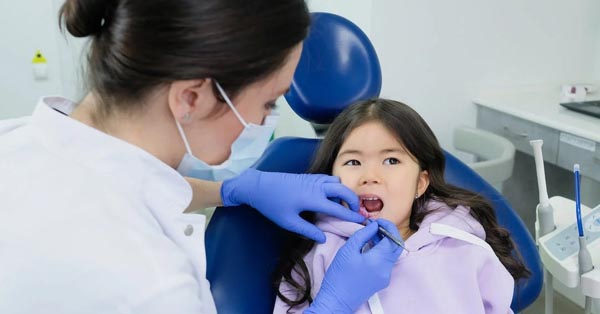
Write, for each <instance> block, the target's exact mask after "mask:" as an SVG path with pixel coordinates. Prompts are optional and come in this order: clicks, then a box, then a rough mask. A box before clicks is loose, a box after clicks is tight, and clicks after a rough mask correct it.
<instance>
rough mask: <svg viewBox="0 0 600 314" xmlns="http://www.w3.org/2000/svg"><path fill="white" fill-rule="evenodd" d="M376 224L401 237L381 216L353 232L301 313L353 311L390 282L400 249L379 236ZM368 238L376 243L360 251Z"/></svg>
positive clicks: (340, 313)
mask: <svg viewBox="0 0 600 314" xmlns="http://www.w3.org/2000/svg"><path fill="white" fill-rule="evenodd" d="M378 225H381V226H382V227H384V228H385V229H386V230H387V231H389V232H390V233H391V234H392V235H395V236H396V237H397V238H399V239H401V237H400V234H399V233H398V229H397V228H396V226H395V225H394V224H393V223H391V222H390V221H387V220H384V219H378V220H377V221H375V222H372V223H370V224H368V225H367V226H366V227H364V228H363V229H361V230H359V231H357V232H356V233H354V234H353V235H352V236H351V237H350V238H349V239H348V241H347V242H346V244H344V246H342V247H341V248H340V249H339V250H338V252H337V254H336V256H335V258H334V259H333V261H332V262H331V265H330V266H329V268H328V269H327V271H326V272H325V278H323V282H322V284H321V289H320V290H319V292H318V293H317V296H316V297H315V300H314V301H313V303H312V304H311V305H310V307H309V308H308V309H307V310H306V311H304V313H318V314H324V313H336V314H338V313H339V314H342V313H354V312H355V311H356V310H357V309H358V307H359V306H360V305H361V304H363V303H365V302H367V300H368V299H369V298H370V297H371V296H372V295H374V294H375V293H376V292H377V291H379V290H381V289H383V288H385V287H387V286H388V285H389V283H390V276H391V273H392V267H393V266H394V263H395V262H396V261H397V260H398V257H399V256H400V254H401V253H402V248H401V247H399V246H398V245H396V244H395V243H394V242H392V241H390V240H389V239H388V238H386V237H384V238H380V237H379V236H378V235H377V226H378ZM379 239H381V240H379ZM369 240H375V241H379V242H377V244H375V245H374V246H373V247H372V248H371V249H370V250H368V251H366V252H365V253H361V250H362V248H363V246H365V244H366V243H367V242H369Z"/></svg>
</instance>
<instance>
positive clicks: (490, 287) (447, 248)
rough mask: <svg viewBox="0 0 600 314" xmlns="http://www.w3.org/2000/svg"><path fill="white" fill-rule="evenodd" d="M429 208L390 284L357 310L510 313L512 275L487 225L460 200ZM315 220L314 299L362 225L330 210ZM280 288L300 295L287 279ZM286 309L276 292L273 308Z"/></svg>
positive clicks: (309, 261)
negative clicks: (319, 234) (320, 235)
mask: <svg viewBox="0 0 600 314" xmlns="http://www.w3.org/2000/svg"><path fill="white" fill-rule="evenodd" d="M426 208H427V210H428V211H430V213H429V214H428V215H427V216H426V217H425V219H424V220H423V222H422V223H421V226H420V227H419V230H418V231H417V232H416V233H415V234H413V235H412V236H411V237H410V238H409V239H408V240H407V241H406V243H405V245H406V248H407V250H408V251H406V250H405V251H404V252H402V255H401V256H400V258H399V259H398V261H397V262H396V264H395V265H394V268H393V270H392V278H391V281H390V285H389V286H388V287H387V288H385V289H383V290H381V291H379V292H378V293H377V294H376V295H374V296H373V297H371V299H369V302H367V303H364V304H363V305H361V306H360V307H359V308H358V310H357V312H356V313H382V312H384V313H470V314H474V313H498V314H500V313H502V314H506V313H512V310H511V309H510V304H511V301H512V296H513V288H514V280H513V278H512V276H511V275H510V273H509V272H508V271H507V270H506V268H505V267H504V266H503V265H502V263H501V262H500V260H499V259H498V257H496V255H495V254H494V252H493V250H492V249H491V247H490V246H489V245H488V244H487V243H486V242H485V241H484V239H485V231H484V229H483V227H482V226H481V224H480V223H479V222H478V221H477V220H475V219H474V218H473V217H472V216H471V215H470V213H469V209H468V208H466V207H463V206H458V207H457V208H456V209H454V210H452V209H451V208H449V207H448V206H447V205H446V204H444V203H441V202H438V201H429V202H428V203H427V205H426ZM317 226H318V227H320V228H321V229H322V230H323V231H324V232H325V235H326V237H327V240H326V242H325V243H324V244H318V245H315V246H314V247H313V249H312V250H311V251H310V252H309V253H308V254H307V255H306V256H305V257H304V262H305V263H306V265H307V267H308V269H309V273H310V278H311V282H312V291H311V295H312V297H313V299H314V298H315V296H316V294H317V292H318V291H319V289H320V287H321V282H322V280H323V277H324V275H325V271H326V270H327V268H328V267H329V265H330V264H331V262H332V260H333V258H334V257H335V254H336V253H337V251H338V249H339V248H340V247H341V246H342V245H343V244H344V243H345V242H346V240H347V239H348V237H349V236H350V235H352V234H353V233H354V232H356V231H357V230H358V229H360V228H362V227H363V226H362V225H359V224H356V223H351V222H346V221H341V220H339V219H337V218H333V217H328V216H319V218H318V222H317ZM298 278H299V277H298V276H296V279H298ZM300 282H301V281H300ZM279 288H280V291H282V292H283V293H284V295H286V296H287V297H291V298H293V299H297V295H296V291H295V290H294V289H293V288H292V287H291V286H290V285H288V284H287V283H285V282H283V283H282V284H281V286H280V287H279ZM307 307H308V304H303V305H302V306H296V307H294V308H293V309H291V310H290V311H289V313H302V312H303V311H304V310H305V309H306V308H307ZM288 309H289V306H288V305H287V304H285V303H284V302H283V301H282V300H281V299H279V298H277V300H276V303H275V308H274V311H273V312H274V313H286V312H287V311H288Z"/></svg>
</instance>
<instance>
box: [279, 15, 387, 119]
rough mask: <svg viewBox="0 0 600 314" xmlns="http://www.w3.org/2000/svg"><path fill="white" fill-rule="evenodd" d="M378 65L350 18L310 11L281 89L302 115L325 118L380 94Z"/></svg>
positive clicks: (374, 55)
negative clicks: (296, 58) (299, 50)
mask: <svg viewBox="0 0 600 314" xmlns="http://www.w3.org/2000/svg"><path fill="white" fill-rule="evenodd" d="M380 91H381V67H380V65H379V59H378V58H377V53H376V52H375V48H374V47H373V45H372V44H371V41H370V40H369V38H368V37H367V35H365V33H364V32H363V31H362V30H361V29H360V28H358V26H356V25H355V24H354V23H352V22H350V21H349V20H347V19H345V18H343V17H341V16H338V15H334V14H330V13H312V21H311V26H310V31H309V34H308V37H307V38H306V39H305V40H304V48H303V50H302V55H301V57H300V62H299V63H298V67H297V68H296V72H295V74H294V79H293V81H292V85H291V87H290V91H289V92H288V93H287V94H286V95H285V99H286V100H287V101H288V103H289V104H290V106H291V107H292V109H293V110H294V111H295V112H296V113H297V114H298V115H299V116H300V117H302V118H303V119H304V120H307V121H310V122H313V123H321V124H327V123H331V121H333V119H334V118H335V117H336V116H337V115H338V114H339V113H340V112H341V111H342V110H344V108H346V107H347V106H348V105H350V104H352V103H354V102H356V101H359V100H365V99H369V98H373V97H377V96H379V92H380Z"/></svg>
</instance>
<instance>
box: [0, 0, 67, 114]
mask: <svg viewBox="0 0 600 314" xmlns="http://www.w3.org/2000/svg"><path fill="white" fill-rule="evenodd" d="M51 11H52V3H51V2H50V1H36V2H34V1H32V0H30V1H1V2H0V14H2V17H1V18H0V40H1V42H2V48H1V49H0V65H1V68H2V71H0V97H1V99H2V102H1V103H0V118H5V117H14V116H20V115H25V114H28V113H30V112H31V110H32V109H33V107H34V106H35V103H36V101H37V99H38V97H39V96H41V95H44V94H56V93H60V92H61V91H62V85H61V80H60V75H61V74H60V69H59V62H58V60H59V58H58V55H59V53H58V48H57V44H56V39H55V32H54V31H52V29H51V28H52V27H54V28H56V27H57V23H56V22H55V19H53V17H54V16H52V15H50V14H49V12H51ZM37 49H40V50H41V52H42V54H43V55H44V56H45V57H46V59H47V60H48V73H49V78H48V79H47V80H44V81H35V80H34V78H33V71H32V67H31V60H32V58H33V56H34V55H35V52H36V50H37Z"/></svg>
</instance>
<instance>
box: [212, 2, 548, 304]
mask: <svg viewBox="0 0 600 314" xmlns="http://www.w3.org/2000/svg"><path fill="white" fill-rule="evenodd" d="M340 56H343V57H342V58H341V57H340ZM380 89H381V69H380V65H379V61H378V59H377V54H376V53H375V49H374V48H373V46H372V45H371V43H370V41H369V39H368V38H367V36H366V35H365V34H364V33H363V32H362V31H361V30H360V29H359V28H358V27H357V26H356V25H354V24H353V23H352V22H350V21H348V20H346V19H344V18H342V17H340V16H337V15H333V14H328V13H313V14H312V24H311V30H310V33H309V36H308V37H307V39H306V40H305V42H304V50H303V52H302V57H301V59H300V63H299V65H298V69H297V70H296V73H295V75H294V80H293V83H292V86H291V88H290V92H289V93H288V94H287V95H286V99H287V100H288V102H289V103H290V105H291V106H292V108H293V109H294V111H296V113H298V114H299V115H300V116H301V117H303V118H304V119H306V120H308V121H311V122H315V123H329V122H331V121H332V120H333V118H334V117H335V116H336V115H337V114H338V113H339V112H340V111H342V110H343V109H344V108H345V107H346V106H348V105H349V104H351V103H353V102H355V101H358V100H363V99H368V98H372V97H377V96H378V95H379V92H380ZM319 143H320V140H318V139H305V138H280V139H277V140H275V141H273V142H272V143H271V145H269V147H268V148H267V150H266V151H265V153H264V154H263V156H262V157H261V159H260V160H258V161H257V163H256V164H255V165H254V166H253V167H254V168H256V169H258V170H262V171H278V172H289V173H304V172H306V171H307V169H308V168H309V166H310V163H311V161H312V158H313V156H314V153H315V152H316V149H317V148H318V145H319ZM445 176H446V180H447V181H448V182H449V183H452V184H454V185H456V186H459V187H463V188H466V189H469V190H471V191H474V192H477V193H480V194H482V195H483V196H485V197H486V198H488V199H489V200H490V201H491V202H492V203H493V205H494V208H495V210H496V214H497V216H498V221H499V223H500V224H501V225H502V226H503V227H505V228H507V229H508V230H509V231H510V232H511V234H512V237H513V239H514V241H515V242H516V244H517V247H518V249H519V252H520V253H521V255H522V256H523V258H524V260H525V263H526V265H527V267H528V268H529V270H530V271H531V272H532V276H531V277H530V278H529V279H528V280H525V281H523V282H520V283H519V284H518V285H517V286H516V288H515V296H514V298H513V304H512V308H513V310H514V311H515V312H519V311H520V310H521V309H523V308H525V307H527V306H528V305H530V304H531V303H532V302H533V301H534V300H535V299H536V298H537V296H538V295H539V293H540V291H541V287H542V268H541V261H540V258H539V255H538V253H537V249H536V247H535V243H534V241H533V239H532V237H531V235H530V234H529V233H528V231H527V228H526V227H525V225H524V224H523V222H522V221H521V219H520V218H519V217H518V216H517V215H516V214H515V212H514V210H513V209H512V208H511V207H510V205H509V204H508V202H507V201H506V200H505V199H504V198H503V197H502V196H501V195H500V194H499V193H498V192H497V191H496V190H495V189H494V188H493V187H491V186H490V185H489V184H488V183H486V182H485V181H484V180H483V179H482V178H481V177H479V175H477V174H476V173H475V172H474V171H473V170H471V169H470V168H469V167H468V166H466V165H465V164H464V163H462V162H461V161H459V160H458V159H456V158H455V157H454V156H452V155H450V154H449V153H447V152H446V173H445ZM273 197H277V196H276V195H274V196H273ZM282 235H283V231H282V230H281V229H280V228H279V227H277V226H276V225H274V224H273V223H272V222H270V221H269V220H267V219H266V218H265V217H263V216H262V215H261V214H260V213H259V212H258V211H256V210H254V209H252V208H250V207H248V206H245V205H243V206H238V207H236V208H217V210H216V211H215V213H214V215H213V217H212V219H211V222H210V224H209V226H208V228H207V230H206V256H207V263H208V265H207V277H208V280H209V281H210V282H211V290H212V293H213V297H214V299H215V302H216V305H217V309H218V312H219V313H249V314H250V313H270V312H272V309H273V304H274V301H275V295H276V290H275V287H274V286H273V279H274V278H273V277H272V272H273V270H274V267H275V265H276V263H277V259H278V256H279V253H280V250H281V245H282V239H283V236H282Z"/></svg>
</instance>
